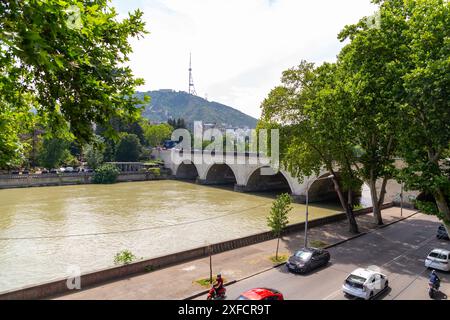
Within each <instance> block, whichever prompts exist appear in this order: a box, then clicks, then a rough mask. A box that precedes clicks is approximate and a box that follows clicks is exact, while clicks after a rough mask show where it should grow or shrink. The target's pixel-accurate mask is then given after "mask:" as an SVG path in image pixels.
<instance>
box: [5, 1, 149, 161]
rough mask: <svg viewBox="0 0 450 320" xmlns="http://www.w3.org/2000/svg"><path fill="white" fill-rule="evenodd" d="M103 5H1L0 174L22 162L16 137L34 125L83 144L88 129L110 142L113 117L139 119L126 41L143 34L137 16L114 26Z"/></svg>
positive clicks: (113, 14) (112, 16) (113, 17)
mask: <svg viewBox="0 0 450 320" xmlns="http://www.w3.org/2000/svg"><path fill="white" fill-rule="evenodd" d="M108 2H109V1H108V0H97V1H86V0H66V1H61V0H47V1H42V0H29V1H1V2H0V166H5V165H11V164H12V163H14V162H17V161H20V157H21V153H22V151H21V150H22V146H21V143H20V139H19V134H20V133H21V130H23V129H24V128H26V127H27V126H30V127H31V125H30V124H31V123H33V121H35V119H36V118H38V120H39V122H40V123H42V124H44V125H45V126H46V127H48V130H49V132H50V133H52V134H55V135H56V136H58V137H59V135H60V133H61V131H65V130H67V129H68V130H69V131H70V132H71V133H72V134H73V135H74V136H75V137H76V138H77V139H78V141H79V142H80V143H85V142H89V141H90V140H91V139H92V136H93V129H92V122H95V123H97V124H101V125H105V126H106V127H107V134H108V135H110V136H113V135H114V134H115V132H114V131H113V130H112V129H111V126H110V125H109V119H110V118H111V117H114V116H117V117H121V118H127V119H136V118H137V117H138V116H139V114H140V112H141V110H140V109H139V108H137V107H136V104H138V103H141V102H142V101H141V100H139V99H137V98H136V97H135V96H134V95H133V94H134V91H135V87H136V86H138V85H142V84H143V81H142V80H141V79H135V78H133V74H132V71H131V69H130V68H129V67H127V66H126V65H127V63H126V62H127V61H128V57H129V55H130V53H131V51H132V48H131V45H130V44H129V42H128V41H129V39H131V38H134V37H137V38H139V37H141V36H142V35H143V34H144V33H145V31H144V23H143V21H142V15H143V13H142V12H141V11H139V10H137V11H135V12H134V13H132V14H129V16H128V18H126V19H123V20H121V21H118V20H117V16H118V14H117V12H116V11H115V9H114V8H113V7H112V6H110V5H109V4H108ZM70 11H72V13H71V12H70ZM74 22H76V23H74Z"/></svg>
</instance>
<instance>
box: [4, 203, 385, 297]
mask: <svg viewBox="0 0 450 320" xmlns="http://www.w3.org/2000/svg"><path fill="white" fill-rule="evenodd" d="M392 206H393V204H392V203H388V204H385V205H384V206H383V208H389V207H392ZM371 211H372V209H371V208H366V209H362V210H358V211H355V215H362V214H367V213H369V212H371ZM345 219H346V215H345V213H340V214H336V215H334V216H331V217H325V218H320V219H315V220H311V221H309V227H311V228H314V227H317V226H321V225H324V224H328V223H331V222H335V221H340V220H345ZM304 227H305V225H304V223H297V224H293V225H290V226H288V227H287V228H286V233H291V232H295V231H302V230H304ZM273 238H274V236H273V233H272V232H271V231H267V232H262V233H258V234H254V235H250V236H247V237H243V238H239V239H234V240H229V241H224V242H220V243H216V244H212V245H211V246H209V247H208V246H204V247H199V248H195V249H191V250H187V251H183V252H178V253H174V254H170V255H166V256H161V257H157V258H153V259H148V260H144V261H138V262H135V263H131V264H128V265H124V266H119V267H114V268H108V269H103V270H99V271H94V272H90V273H86V274H83V275H81V287H82V288H83V289H86V288H88V287H90V286H94V285H99V284H101V283H105V282H107V281H114V280H118V279H121V278H125V277H129V276H131V275H136V274H140V273H144V272H146V269H147V268H149V267H150V268H151V269H153V270H154V269H160V268H164V267H168V266H170V265H174V264H179V263H182V262H187V261H190V260H194V259H198V258H202V257H207V256H208V255H209V252H210V251H209V250H211V253H212V254H217V253H220V252H224V251H228V250H233V249H237V248H241V247H244V246H249V245H252V244H255V243H259V242H263V241H267V240H271V239H273ZM70 291H71V290H69V289H68V288H67V280H66V279H59V280H56V281H52V282H48V283H43V284H39V285H33V286H29V287H25V288H21V289H17V290H12V291H8V292H3V293H0V300H17V299H43V298H49V297H52V296H55V295H60V294H64V293H69V292H70Z"/></svg>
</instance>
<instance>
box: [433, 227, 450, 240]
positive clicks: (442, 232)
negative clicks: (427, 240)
mask: <svg viewBox="0 0 450 320" xmlns="http://www.w3.org/2000/svg"><path fill="white" fill-rule="evenodd" d="M436 238H438V239H446V240H450V238H449V237H448V234H447V229H445V226H444V225H443V224H441V225H440V226H439V228H438V230H437V234H436Z"/></svg>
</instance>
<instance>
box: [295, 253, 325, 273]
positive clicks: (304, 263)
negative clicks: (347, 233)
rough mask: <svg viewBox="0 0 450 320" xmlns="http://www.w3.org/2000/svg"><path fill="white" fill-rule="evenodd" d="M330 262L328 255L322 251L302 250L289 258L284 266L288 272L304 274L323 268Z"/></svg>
mask: <svg viewBox="0 0 450 320" xmlns="http://www.w3.org/2000/svg"><path fill="white" fill-rule="evenodd" d="M329 261H330V253H329V252H328V251H326V250H323V249H317V248H303V249H301V250H298V251H297V252H296V253H294V255H292V256H291V257H289V259H288V261H287V262H286V266H287V268H288V269H289V270H290V271H293V272H299V273H305V272H309V271H311V270H314V269H316V268H319V267H322V266H325V265H327V264H328V262H329Z"/></svg>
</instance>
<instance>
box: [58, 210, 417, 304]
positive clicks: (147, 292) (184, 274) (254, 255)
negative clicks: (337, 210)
mask: <svg viewBox="0 0 450 320" xmlns="http://www.w3.org/2000/svg"><path fill="white" fill-rule="evenodd" d="M414 212H415V211H413V210H407V209H403V216H402V217H403V218H404V217H407V216H410V215H412V214H413V213H414ZM382 214H383V219H384V222H385V224H389V223H393V222H395V221H398V220H399V219H401V218H402V217H401V216H400V208H397V207H392V208H388V209H385V210H383V212H382ZM356 219H357V221H358V225H359V228H360V232H369V231H370V230H373V229H376V228H378V226H377V225H375V224H374V223H373V220H374V219H373V215H372V214H367V215H362V216H359V217H357V218H356ZM353 236H354V235H353V234H351V233H350V232H349V231H348V225H347V222H346V221H340V222H336V223H330V224H327V225H324V226H320V227H315V228H312V229H310V230H309V232H308V239H309V240H308V241H309V243H310V245H311V246H313V245H316V246H319V245H321V246H326V245H332V244H335V243H337V242H340V241H343V240H346V239H349V238H351V237H353ZM303 238H304V233H303V232H298V233H292V234H289V235H287V236H284V237H283V240H282V241H280V249H279V254H281V255H283V254H285V255H287V254H290V253H292V252H293V251H295V250H296V249H298V248H301V247H302V246H303ZM275 249H276V240H270V241H265V242H261V243H258V244H255V245H251V246H247V247H243V248H239V249H235V250H231V251H227V252H223V253H220V254H216V255H214V256H213V257H212V267H213V274H215V273H217V272H221V273H222V275H223V277H224V278H225V279H226V281H227V282H230V281H234V280H240V279H242V278H245V277H249V276H251V275H254V274H256V273H259V272H262V271H264V270H267V269H269V268H271V267H273V266H274V263H273V262H272V261H271V260H270V257H271V256H273V255H274V254H275ZM209 266H210V264H209V258H201V259H197V260H193V261H190V262H187V263H183V264H179V265H176V266H172V267H168V268H165V269H161V270H157V271H154V272H150V273H146V274H142V275H136V276H132V277H129V278H126V279H121V280H117V281H113V282H109V283H106V284H103V285H100V286H96V287H93V288H88V289H85V290H82V291H78V292H75V293H71V294H66V295H64V296H61V297H58V298H57V299H133V300H135V299H136V300H140V299H151V300H162V299H184V298H186V297H189V296H192V295H194V294H196V293H198V292H201V291H204V290H205V288H204V287H202V286H200V285H199V284H197V283H196V282H195V280H198V279H202V278H208V277H209V273H210V267H209Z"/></svg>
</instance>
